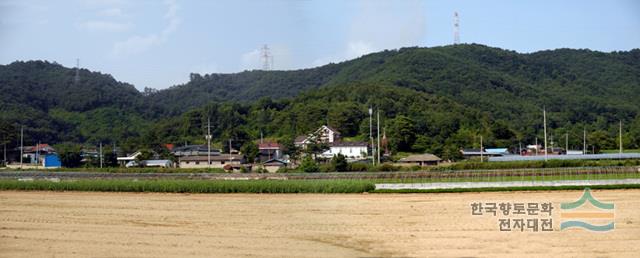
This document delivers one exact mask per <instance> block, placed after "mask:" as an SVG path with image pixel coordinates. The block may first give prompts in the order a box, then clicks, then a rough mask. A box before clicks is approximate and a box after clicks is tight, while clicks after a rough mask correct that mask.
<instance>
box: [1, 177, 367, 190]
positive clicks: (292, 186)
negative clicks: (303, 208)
mask: <svg viewBox="0 0 640 258" xmlns="http://www.w3.org/2000/svg"><path fill="white" fill-rule="evenodd" d="M374 189H375V185H374V184H373V183H371V182H367V181H358V180H242V181H232V180H142V181H134V180H78V181H59V182H53V181H48V180H33V181H19V180H0V190H22V191H97V192H164V193H363V192H370V191H373V190H374Z"/></svg>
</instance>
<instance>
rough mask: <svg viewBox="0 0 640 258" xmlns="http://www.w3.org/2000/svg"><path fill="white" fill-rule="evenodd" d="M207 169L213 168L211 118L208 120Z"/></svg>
mask: <svg viewBox="0 0 640 258" xmlns="http://www.w3.org/2000/svg"><path fill="white" fill-rule="evenodd" d="M205 138H206V139H207V167H208V168H211V118H207V135H206V136H205Z"/></svg>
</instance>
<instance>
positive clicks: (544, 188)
mask: <svg viewBox="0 0 640 258" xmlns="http://www.w3.org/2000/svg"><path fill="white" fill-rule="evenodd" d="M586 187H589V188H591V189H640V184H625V185H589V186H586V185H584V186H580V185H565V186H513V187H483V188H452V189H395V190H394V189H378V190H374V191H372V193H465V192H511V191H562V190H583V189H584V188H586Z"/></svg>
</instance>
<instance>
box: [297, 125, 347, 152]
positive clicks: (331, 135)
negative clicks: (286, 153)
mask: <svg viewBox="0 0 640 258" xmlns="http://www.w3.org/2000/svg"><path fill="white" fill-rule="evenodd" d="M316 137H318V138H319V139H316ZM315 140H318V141H320V142H326V143H334V142H337V141H340V132H338V130H336V129H334V128H331V127H329V126H327V125H323V126H321V127H320V128H318V130H316V131H315V132H313V133H312V134H309V135H307V136H298V137H296V140H295V142H294V144H295V145H296V146H298V147H302V148H305V147H306V145H307V144H309V143H311V142H312V141H315Z"/></svg>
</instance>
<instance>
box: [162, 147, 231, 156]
mask: <svg viewBox="0 0 640 258" xmlns="http://www.w3.org/2000/svg"><path fill="white" fill-rule="evenodd" d="M207 152H209V148H208V147H207V145H185V146H180V147H174V148H173V149H172V150H171V154H173V155H174V156H176V157H186V156H207ZM211 155H212V156H213V155H220V150H218V149H211Z"/></svg>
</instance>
